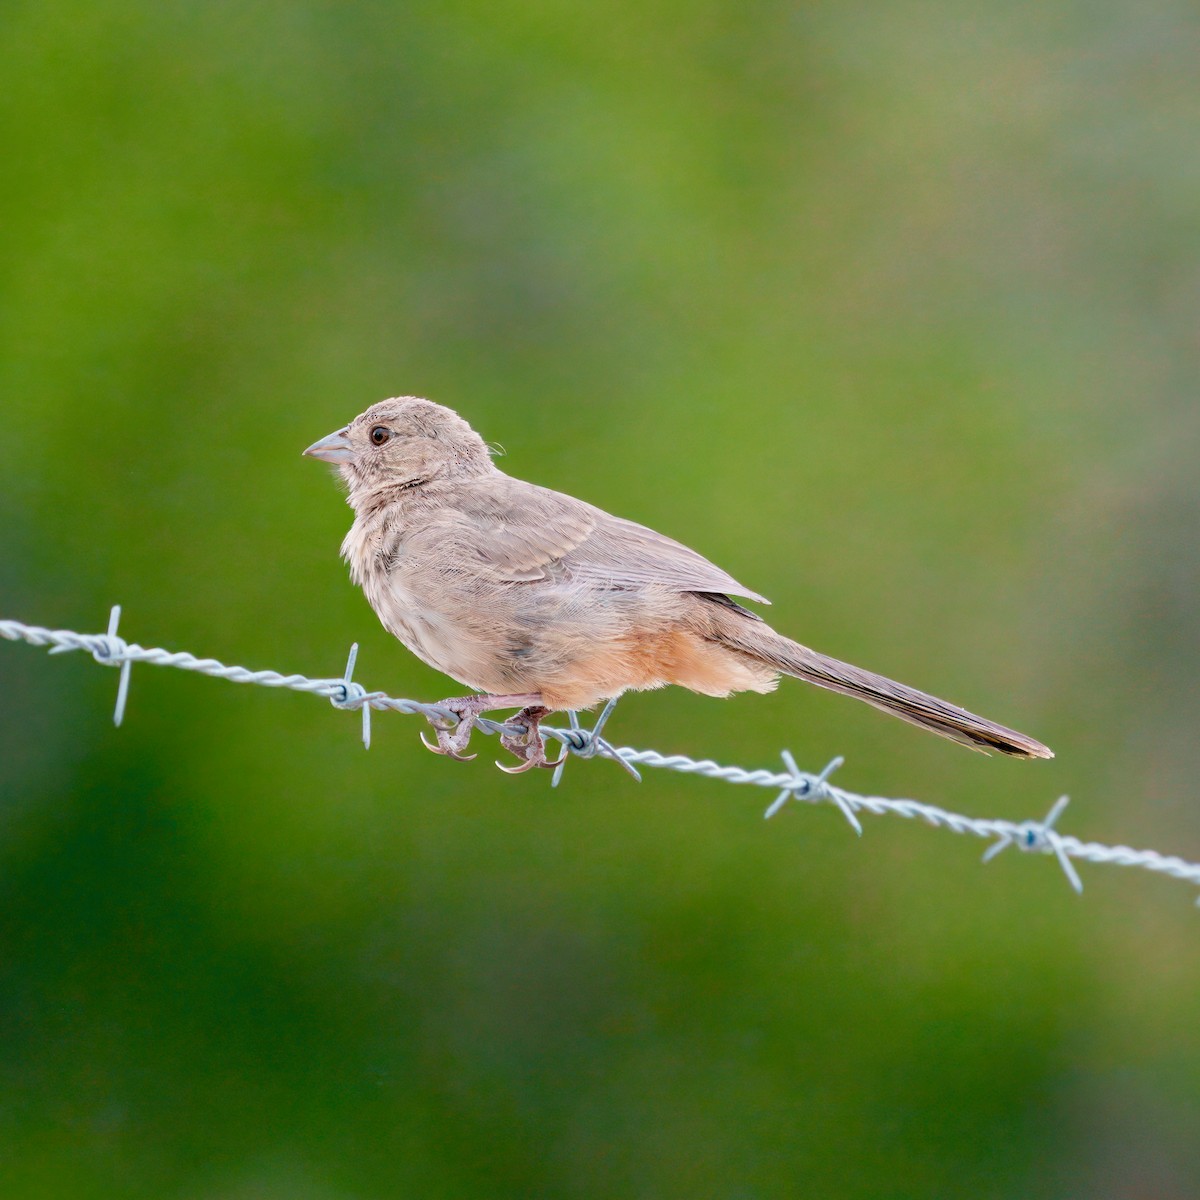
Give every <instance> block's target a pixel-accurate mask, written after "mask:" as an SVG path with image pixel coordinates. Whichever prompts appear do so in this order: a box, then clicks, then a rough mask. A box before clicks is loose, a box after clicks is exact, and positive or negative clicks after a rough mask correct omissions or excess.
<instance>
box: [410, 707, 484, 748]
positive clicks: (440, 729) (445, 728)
mask: <svg viewBox="0 0 1200 1200" xmlns="http://www.w3.org/2000/svg"><path fill="white" fill-rule="evenodd" d="M480 699H481V697H478V696H467V697H465V698H463V699H461V700H439V701H438V702H437V704H436V705H435V707H437V708H444V709H447V710H448V711H450V712H452V713H454V714H455V715H456V716H457V717H458V720H457V721H455V722H454V723H453V724H451V723H449V722H448V721H445V720H444V719H442V718H439V717H430V718H429V723H430V725H432V726H433V732H434V736H435V737H436V738H437V745H436V746H435V745H433V744H432V743H431V742H429V741H427V740H426V738H425V735H424V734H421V744H422V745H423V746H424V747H425V749H426V750H432V751H433V752H434V754H445V755H446V756H447V757H449V758H453V759H454V760H455V761H457V762H470V761H471V760H472V759H473V758H476V757H477V756H476V755H474V754H464V753H463V751H464V750H465V749H466V748H467V743H468V742H469V741H470V740H471V733H472V731H473V730H474V728H475V718H476V717H478V716H479V714H480V713H481V712H483V708H482V707H481V705H480V704H479V700H480Z"/></svg>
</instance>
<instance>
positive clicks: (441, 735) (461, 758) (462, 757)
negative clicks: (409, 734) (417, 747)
mask: <svg viewBox="0 0 1200 1200" xmlns="http://www.w3.org/2000/svg"><path fill="white" fill-rule="evenodd" d="M434 729H435V731H436V732H437V735H438V740H437V745H434V744H433V742H431V741H429V740H427V739H426V737H425V735H424V734H423V733H420V734H418V735H417V736H418V737H419V738H420V739H421V745H422V746H424V747H425V749H426V750H432V751H433V753H434V754H444V755H445V756H446V757H447V758H452V759H454V761H455V762H471V761H472V760H473V759H476V758H478V757H479V755H477V754H460V753H459V752H458V751H457V750H455V749H454V748H453V747H452V746H451V745H450V744H449V742H450V737H451V736H452V735H451V734H448V733H447V732H446V731H445V730H442V729H438V728H437V726H434ZM443 739H444V740H443Z"/></svg>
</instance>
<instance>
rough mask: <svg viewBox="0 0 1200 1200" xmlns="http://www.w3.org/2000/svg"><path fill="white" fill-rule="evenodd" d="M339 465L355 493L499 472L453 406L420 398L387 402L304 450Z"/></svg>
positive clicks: (352, 495)
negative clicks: (494, 470)
mask: <svg viewBox="0 0 1200 1200" xmlns="http://www.w3.org/2000/svg"><path fill="white" fill-rule="evenodd" d="M304 453H305V454H307V455H308V456H309V457H310V458H319V459H321V460H322V461H323V462H328V463H333V464H334V465H335V466H336V467H337V468H338V470H339V471H340V472H341V475H342V478H343V479H344V480H345V481H346V484H347V486H348V487H349V488H350V499H351V502H352V503H353V500H354V496H355V493H359V494H361V493H365V492H371V491H375V490H376V489H378V488H386V487H390V486H401V487H405V486H414V485H416V484H421V483H428V482H429V481H430V480H433V479H450V478H467V477H470V476H473V475H480V474H483V473H484V472H486V471H490V470H493V469H494V468H493V467H492V463H491V459H490V458H489V456H488V450H487V446H486V445H484V442H483V439H482V438H481V437H480V436H479V434H477V433H476V432H475V430H473V429H472V428H471V427H470V425H468V424H467V423H466V421H464V420H463V419H462V417H460V416H459V415H458V413H456V412H453V411H452V410H451V409H448V408H443V407H442V405H440V404H434V403H433V402H432V401H430V400H421V399H419V398H418V397H416V396H398V397H396V398H395V399H392V400H381V401H380V402H379V403H378V404H372V405H371V407H370V408H368V409H367V411H366V412H364V413H360V414H359V415H358V416H357V417H355V418H354V420H353V421H351V422H350V424H349V425H347V426H346V427H345V428H344V429H339V430H338V431H337V432H336V433H331V434H330V435H329V436H328V437H323V438H322V439H321V440H320V441H319V442H314V443H313V444H312V445H311V446H309V448H308V449H307V450H305V451H304Z"/></svg>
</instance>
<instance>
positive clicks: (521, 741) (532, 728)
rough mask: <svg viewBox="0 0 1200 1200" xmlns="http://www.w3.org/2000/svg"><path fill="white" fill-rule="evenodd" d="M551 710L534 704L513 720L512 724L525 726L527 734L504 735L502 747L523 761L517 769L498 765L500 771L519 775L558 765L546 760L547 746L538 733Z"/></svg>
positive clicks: (499, 763) (501, 764)
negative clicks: (533, 768)
mask: <svg viewBox="0 0 1200 1200" xmlns="http://www.w3.org/2000/svg"><path fill="white" fill-rule="evenodd" d="M549 712H550V710H549V709H548V708H545V707H543V706H542V705H540V704H532V705H530V706H529V707H528V708H523V709H521V711H520V712H519V713H517V715H516V716H515V717H513V718H512V724H514V725H524V726H525V732H524V733H521V734H514V733H502V734H501V735H500V745H502V746H503V747H504V749H505V750H510V751H512V753H513V754H515V755H516V756H517V757H518V758H519V759H521V760H522V761H521V762H520V763H519V764H518V765H517V766H515V767H506V766H505V765H504V764H503V763H502V762H498V763H496V766H498V767H499V768H500V770H502V771H504V772H505V773H506V774H508V775H519V774H521V772H522V771H528V770H530V769H531V768H532V767H553V766H556V765H557V764H556V763H552V762H550V761H548V760H547V758H546V744H545V742H543V741H542V735H541V734H540V733H539V732H538V725H539V723H540V722H541V720H542V718H543V717H545V716H547V715H549Z"/></svg>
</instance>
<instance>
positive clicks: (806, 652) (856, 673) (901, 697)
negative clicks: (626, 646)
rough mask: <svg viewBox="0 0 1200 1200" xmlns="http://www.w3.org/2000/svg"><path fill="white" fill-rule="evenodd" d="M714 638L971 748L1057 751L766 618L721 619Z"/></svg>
mask: <svg viewBox="0 0 1200 1200" xmlns="http://www.w3.org/2000/svg"><path fill="white" fill-rule="evenodd" d="M716 640H717V641H719V642H722V643H723V644H724V645H726V646H728V647H729V648H730V649H731V650H736V651H738V652H739V653H741V654H745V655H748V656H749V657H751V658H754V659H756V660H758V661H759V662H762V663H766V664H767V665H768V666H770V667H773V668H774V669H775V670H776V671H781V672H782V673H783V674H785V675H793V676H795V677H796V678H797V679H804V680H807V681H808V682H809V683H815V684H816V685H817V686H818V687H823V688H828V689H829V690H830V691H831V692H841V694H842V695H843V696H853V697H854V698H855V699H856V700H865V701H866V702H867V703H868V704H872V705H874V706H875V707H876V708H879V709H882V710H883V711H884V712H888V713H891V714H892V715H893V716H897V717H899V718H900V719H901V720H902V721H909V722H911V723H912V724H913V725H919V726H920V727H921V728H922V729H928V730H930V731H932V732H933V733H937V734H941V736H942V737H946V738H950V739H951V740H952V741H955V742H958V743H960V744H961V745H963V746H970V747H971V749H973V750H982V751H983V752H984V753H987V752H989V751H992V750H998V751H999V752H1000V753H1001V754H1011V755H1012V756H1013V757H1014V758H1053V757H1054V753H1053V751H1051V750H1049V749H1048V748H1047V747H1045V746H1043V745H1042V743H1041V742H1038V741H1035V740H1034V739H1033V738H1031V737H1027V736H1026V735H1025V734H1023V733H1017V732H1016V730H1014V729H1006V728H1005V727H1004V726H1003V725H997V724H996V723H995V722H994V721H989V720H987V719H986V718H985V717H977V716H976V715H975V714H974V713H969V712H967V711H966V709H963V708H959V707H958V706H957V705H954V704H950V703H948V702H947V701H945V700H939V699H938V698H937V697H936V696H930V695H928V694H927V693H925V692H919V691H917V690H916V689H915V688H910V687H907V686H905V685H904V684H903V683H897V682H896V681H895V680H894V679H886V678H885V677H884V676H882V675H876V674H875V673H874V672H872V671H864V670H863V669H862V668H861V667H855V666H851V665H850V664H849V663H844V662H839V661H838V660H837V659H836V658H829V657H828V656H827V655H824V654H818V653H817V651H815V650H810V649H809V648H808V647H807V646H802V645H800V643H799V642H793V641H792V640H791V639H790V638H786V637H784V636H783V635H782V634H778V633H776V632H775V631H774V630H773V629H771V628H770V626H768V625H765V624H763V623H762V622H754V623H751V622H749V621H744V620H741V621H737V622H735V621H733V620H722V621H721V622H720V623H719V625H718V628H717V631H716Z"/></svg>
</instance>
